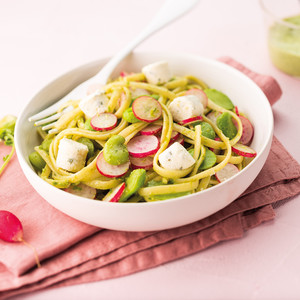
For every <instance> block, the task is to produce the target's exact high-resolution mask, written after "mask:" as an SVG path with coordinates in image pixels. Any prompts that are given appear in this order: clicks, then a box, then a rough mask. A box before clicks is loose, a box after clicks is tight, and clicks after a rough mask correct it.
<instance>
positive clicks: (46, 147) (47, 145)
mask: <svg viewBox="0 0 300 300" xmlns="http://www.w3.org/2000/svg"><path fill="white" fill-rule="evenodd" d="M52 140H53V139H48V140H43V142H42V143H41V145H40V147H39V148H40V149H42V150H44V151H46V152H49V148H50V144H51V142H52Z"/></svg>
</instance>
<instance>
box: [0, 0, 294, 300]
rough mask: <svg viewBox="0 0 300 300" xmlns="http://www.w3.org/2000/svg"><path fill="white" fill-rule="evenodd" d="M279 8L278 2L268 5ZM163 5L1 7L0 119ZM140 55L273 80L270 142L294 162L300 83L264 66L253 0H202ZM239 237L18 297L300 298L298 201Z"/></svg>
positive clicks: (109, 0)
mask: <svg viewBox="0 0 300 300" xmlns="http://www.w3.org/2000/svg"><path fill="white" fill-rule="evenodd" d="M274 1H276V0H274ZM161 2H162V1H161V0H151V1H145V0H127V1H118V0H98V1H96V0H75V1H74V0H64V1H61V0H51V1H50V0H47V1H39V0H27V1H22V0H14V1H4V0H2V1H1V0H0V82H1V88H0V99H1V100H0V101H1V106H0V112H1V115H5V114H7V113H11V114H15V115H18V113H19V112H20V111H21V108H22V107H23V106H24V105H25V104H26V102H27V101H29V100H30V99H31V97H32V96H33V95H34V94H35V93H36V92H37V91H38V90H39V89H40V88H41V87H43V86H44V85H46V84H47V83H48V82H49V81H51V80H52V79H54V78H55V77H56V76H58V75H60V74H62V73H64V72H66V71H67V70H69V69H72V68H74V67H76V66H78V65H81V64H84V63H86V62H89V61H92V60H97V59H99V58H101V57H105V56H109V55H111V54H112V53H115V52H116V50H117V49H119V48H120V47H122V46H124V45H125V44H126V42H127V41H128V40H129V39H131V38H132V37H134V36H135V35H136V34H137V33H138V32H139V30H140V28H142V27H144V26H145V25H146V24H147V23H148V21H149V20H150V18H151V16H152V15H153V14H154V13H155V12H156V10H157V9H158V8H159V6H160V3H161ZM137 50H141V51H142V50H143V51H145V50H149V51H166V52H167V51H176V52H187V53H192V54H198V55H202V56H206V57H209V58H217V57H220V56H223V55H229V56H232V57H234V58H235V59H237V60H239V61H240V62H242V63H243V64H245V65H246V66H248V67H249V68H252V69H253V70H256V71H257V72H261V73H264V74H270V75H272V76H274V77H275V78H276V79H277V80H278V82H279V83H280V85H281V87H282V89H283V97H282V99H281V100H280V101H279V102H278V103H276V104H275V105H274V107H273V112H274V118H275V135H276V136H277V138H278V139H279V140H280V141H281V142H282V143H283V145H284V146H285V147H286V148H287V149H288V151H289V152H290V153H291V154H292V155H293V156H294V157H295V159H296V160H297V161H300V134H299V130H300V126H299V122H300V96H299V95H300V81H299V80H296V79H293V78H291V77H288V76H287V75H284V74H282V73H280V72H279V71H277V70H276V69H275V68H274V67H273V66H272V65H271V63H270V60H269V57H268V53H267V48H266V43H265V33H264V24H263V19H262V13H261V10H260V7H259V3H258V1H257V0H243V1H241V0H226V1H225V0H202V1H200V4H199V5H198V6H197V7H196V8H195V10H194V11H193V12H192V13H190V14H189V15H186V16H185V17H183V18H181V19H180V20H179V21H177V22H176V23H174V24H172V25H171V26H169V27H167V28H165V29H164V30H162V31H161V32H160V33H158V34H156V35H155V36H153V37H152V38H151V39H149V40H148V41H146V42H144V44H143V45H141V46H140V47H139V48H138V49H137ZM276 212H277V217H276V218H275V220H274V221H273V222H269V223H266V224H263V225H261V226H259V227H257V228H256V229H254V230H251V231H249V232H248V233H246V235H245V237H244V238H242V239H239V240H234V241H229V242H226V243H222V244H219V245H217V246H215V247H212V248H210V249H208V250H206V251H203V252H201V253H198V254H195V255H192V256H190V257H187V258H184V259H180V260H178V261H175V262H172V263H168V264H166V265H163V266H160V267H157V268H154V269H151V270H147V271H144V272H140V273H137V274H134V275H131V276H127V277H123V278H119V279H114V280H107V281H102V282H95V283H91V284H82V285H77V286H71V287H66V288H60V289H52V290H49V291H42V292H36V293H32V294H28V295H25V296H19V297H15V298H14V299H43V300H49V299H206V300H207V299H231V300H233V299H272V300H275V299H300V284H299V283H300V238H299V236H300V217H299V215H300V196H298V197H297V198H295V199H293V200H292V201H290V202H288V203H286V204H285V205H283V206H281V207H280V208H278V209H277V210H276Z"/></svg>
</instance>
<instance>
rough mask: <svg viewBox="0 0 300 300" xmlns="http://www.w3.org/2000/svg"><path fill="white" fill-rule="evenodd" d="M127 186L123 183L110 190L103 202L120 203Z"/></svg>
mask: <svg viewBox="0 0 300 300" xmlns="http://www.w3.org/2000/svg"><path fill="white" fill-rule="evenodd" d="M125 187H126V184H125V182H122V183H121V184H119V185H118V186H116V187H115V188H113V189H112V190H110V191H109V192H108V193H107V194H106V195H105V197H104V198H103V199H102V201H106V202H118V201H119V199H120V198H121V196H122V194H123V192H124V190H125Z"/></svg>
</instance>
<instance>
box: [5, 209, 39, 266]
mask: <svg viewBox="0 0 300 300" xmlns="http://www.w3.org/2000/svg"><path fill="white" fill-rule="evenodd" d="M0 239H1V240H3V241H5V242H10V243H17V242H21V243H23V244H24V245H26V246H28V247H30V248H31V249H32V250H33V251H34V256H35V260H36V264H37V266H38V267H40V266H41V264H40V260H39V258H38V255H37V252H36V249H35V248H34V247H33V246H32V245H30V244H29V243H27V242H26V241H25V240H24V238H23V226H22V223H21V221H20V220H19V219H18V218H17V217H16V216H15V215H14V214H13V213H11V212H9V211H6V210H0Z"/></svg>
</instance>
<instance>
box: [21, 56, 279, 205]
mask: <svg viewBox="0 0 300 300" xmlns="http://www.w3.org/2000/svg"><path fill="white" fill-rule="evenodd" d="M135 54H136V55H150V56H151V55H158V56H162V57H167V55H172V56H173V57H175V56H176V57H181V58H188V59H193V60H200V61H203V62H205V63H210V64H213V65H217V66H218V67H219V68H225V69H228V70H230V71H229V72H233V73H235V74H236V75H237V76H240V77H242V78H243V80H246V81H247V82H248V84H249V85H250V86H252V88H253V89H255V90H256V91H257V92H258V93H260V95H261V97H262V98H263V99H264V101H265V108H266V110H267V112H268V114H269V116H268V117H269V119H270V127H269V133H268V136H267V138H266V139H265V140H264V143H263V145H262V147H261V150H260V152H259V153H257V155H256V157H255V158H254V159H253V162H254V161H256V160H258V159H259V158H260V156H262V154H263V153H264V152H265V151H266V148H267V147H268V145H269V142H270V139H272V137H273V130H274V120H273V113H272V108H271V105H270V103H269V101H268V99H267V97H266V95H265V94H264V93H263V91H262V90H261V89H260V88H259V86H258V85H257V84H256V83H255V82H254V81H253V80H252V79H250V78H249V77H248V76H246V75H245V74H243V73H242V72H240V71H239V70H237V69H235V68H234V67H232V66H230V65H228V64H226V63H224V62H221V61H218V60H216V59H211V58H207V57H203V56H199V55H196V54H190V53H183V52H180V53H177V52H171V53H170V52H147V51H135V52H133V53H132V54H131V55H135ZM109 58H110V57H103V58H100V59H97V60H94V61H90V62H87V63H84V64H81V65H79V66H76V67H75V68H72V69H71V70H68V71H67V72H64V73H63V74H61V75H59V76H58V77H56V78H55V79H54V80H52V81H50V82H48V83H47V84H46V85H44V86H43V87H42V88H40V89H39V90H38V92H36V93H35V94H34V96H33V97H31V99H30V100H29V101H28V102H27V103H26V104H25V105H24V106H23V108H22V110H21V112H20V114H19V117H18V119H17V122H16V127H15V146H16V153H17V156H18V159H19V160H20V164H21V168H22V169H23V167H25V168H26V171H29V172H30V174H32V175H33V176H35V178H36V179H37V180H39V182H40V183H41V185H43V186H45V187H48V188H50V190H49V192H50V191H52V189H53V191H55V192H57V193H61V195H62V196H63V195H65V192H64V191H63V190H61V189H58V188H56V187H54V186H52V185H51V184H49V183H47V182H46V181H44V180H43V179H42V178H41V177H40V176H38V174H37V173H36V172H35V171H34V170H33V169H32V168H31V167H30V166H29V163H28V161H27V160H26V159H25V157H24V156H23V155H22V151H21V147H20V143H19V139H20V138H21V136H20V135H19V132H20V128H21V126H22V123H21V121H22V119H23V118H22V116H23V115H24V113H25V111H26V109H27V108H28V106H29V105H30V103H31V102H32V101H33V100H34V99H35V98H36V97H37V96H38V95H39V94H40V93H41V92H42V91H43V90H44V89H46V88H47V87H48V86H50V85H52V84H54V83H55V82H57V81H60V80H61V79H62V78H64V77H65V76H67V75H68V74H70V73H73V72H76V71H78V70H80V69H82V68H87V69H89V68H92V67H95V66H96V65H98V66H99V65H101V63H104V62H105V61H108V59H109ZM251 165H252V163H250V164H249V165H247V166H246V167H245V168H244V169H242V170H241V171H240V172H239V173H237V174H235V175H234V176H232V177H231V178H229V179H228V180H226V181H224V182H222V183H219V184H218V185H216V186H213V187H210V188H209V189H205V190H203V191H200V192H197V193H193V194H190V195H186V196H181V197H177V198H170V199H167V200H166V201H151V202H138V203H131V202H122V203H118V202H116V203H115V202H106V201H99V200H96V199H88V200H90V201H91V203H93V205H101V206H102V205H106V206H107V205H108V206H112V205H114V206H120V207H121V206H122V207H124V208H125V207H128V206H129V207H134V206H139V207H141V206H146V205H147V206H160V205H168V204H169V203H170V202H178V201H182V200H184V199H187V198H190V197H193V196H195V195H199V194H200V193H201V195H205V194H206V193H209V192H210V191H211V190H212V189H213V190H215V189H218V188H220V186H223V185H224V184H228V182H230V181H232V180H233V179H234V178H236V177H237V176H240V175H241V174H243V173H245V172H246V171H247V170H248V169H249V168H250V167H251ZM22 171H23V170H22ZM24 173H25V172H24ZM25 176H26V173H25ZM26 177H27V176H26ZM72 197H74V198H75V199H76V201H79V202H84V203H86V201H87V198H84V197H80V196H77V195H74V194H72ZM45 200H46V199H45ZM46 201H47V200H46ZM233 201H234V200H233ZM96 203H97V204H96Z"/></svg>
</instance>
